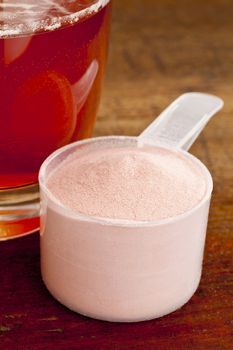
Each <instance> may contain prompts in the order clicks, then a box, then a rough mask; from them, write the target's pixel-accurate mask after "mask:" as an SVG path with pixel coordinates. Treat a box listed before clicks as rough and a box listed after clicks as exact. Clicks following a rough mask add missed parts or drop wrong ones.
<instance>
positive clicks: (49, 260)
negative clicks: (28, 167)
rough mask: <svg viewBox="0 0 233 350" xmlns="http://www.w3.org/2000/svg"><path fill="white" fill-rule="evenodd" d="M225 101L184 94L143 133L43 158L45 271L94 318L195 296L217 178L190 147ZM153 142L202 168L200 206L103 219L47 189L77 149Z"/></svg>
mask: <svg viewBox="0 0 233 350" xmlns="http://www.w3.org/2000/svg"><path fill="white" fill-rule="evenodd" d="M222 106H223V101H222V100H221V99H219V98H218V97H215V96H211V95H207V94H201V93H190V94H185V95H183V96H181V97H180V98H178V99H177V100H176V101H174V102H173V103H172V104H171V106H169V107H168V108H167V109H166V110H165V111H164V112H163V113H162V114H161V115H160V116H159V117H158V118H157V119H156V120H155V122H153V123H152V124H151V125H150V126H149V127H148V128H147V129H146V130H145V131H144V132H143V133H142V134H141V135H140V136H139V137H124V136H112V137H99V138H94V139H89V140H85V141H80V142H76V143H74V144H71V145H69V146H66V147H63V148H62V149H60V150H58V151H56V152H55V153H54V154H52V155H51V156H50V157H49V158H48V159H47V160H46V161H45V162H44V164H43V165H42V167H41V170H40V174H39V182H40V188H41V199H42V200H41V233H40V236H41V271H42V277H43V280H44V282H45V284H46V286H47V288H48V290H49V291H50V292H51V293H52V295H53V296H54V297H55V298H56V299H57V300H59V301H60V302H61V303H62V304H64V305H66V306H67V307H68V308H70V309H71V310H73V311H76V312H79V313H81V314H84V315H87V316H90V317H93V318H97V319H102V320H107V321H121V322H135V321H142V320H149V319H153V318H157V317H161V316H163V315H166V314H168V313H170V312H172V311H175V310H177V309H178V308H180V307H181V306H182V305H184V304H185V303H186V302H187V301H188V300H189V299H190V298H191V297H192V295H193V294H194V292H195V290H196V289H197V287H198V285H199V281H200V277H201V271H202V260H203V251H204V245H205V236H206V227H207V222H208V213H209V205H210V200H211V194H212V189H213V182H212V178H211V175H210V173H209V171H208V169H207V168H206V167H205V165H204V164H202V163H201V162H200V161H199V160H198V159H197V158H195V157H194V156H192V155H191V154H189V153H188V152H187V151H186V150H187V149H189V147H190V146H191V145H192V143H193V142H194V140H195V139H196V138H197V136H198V135H199V133H200V132H201V130H202V129H203V127H204V126H205V125H206V123H207V122H208V120H209V119H210V118H211V117H212V116H213V115H214V114H215V113H216V112H217V111H219V110H220V109H221V108H222ZM148 144H150V147H155V148H158V147H159V148H161V147H162V148H166V150H170V151H171V152H177V154H178V155H179V154H181V155H182V157H183V158H187V160H188V161H189V162H193V163H194V165H195V166H196V167H198V168H199V169H200V171H201V173H202V174H203V177H204V178H205V180H206V194H205V195H204V197H203V199H202V200H201V201H200V202H199V203H197V205H196V206H195V207H194V208H192V209H191V210H188V211H186V212H184V213H182V214H180V215H177V216H174V217H169V218H167V219H162V220H157V221H136V220H116V219H109V218H97V217H92V216H88V215H83V214H81V213H78V212H73V211H72V210H71V209H69V208H68V207H66V206H65V205H63V204H62V203H61V202H59V201H58V200H57V199H56V198H55V197H54V196H53V194H52V193H51V192H50V190H49V188H48V187H47V180H48V178H49V176H50V175H51V174H52V173H53V172H54V170H55V169H56V168H57V166H59V167H60V166H63V165H64V166H65V162H66V160H67V159H71V157H75V155H76V154H78V155H79V157H80V156H82V154H83V155H84V154H87V153H90V152H95V151H96V149H97V148H98V149H102V150H109V149H114V148H121V149H122V150H123V151H124V148H127V147H133V148H135V149H138V147H144V146H146V145H148ZM71 190H72V189H71ZM112 200H113V201H114V198H113V199H112Z"/></svg>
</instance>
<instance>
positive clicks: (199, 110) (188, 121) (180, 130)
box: [138, 92, 224, 151]
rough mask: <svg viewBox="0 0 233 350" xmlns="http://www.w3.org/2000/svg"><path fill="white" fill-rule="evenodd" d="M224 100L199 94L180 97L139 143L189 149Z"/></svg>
mask: <svg viewBox="0 0 233 350" xmlns="http://www.w3.org/2000/svg"><path fill="white" fill-rule="evenodd" d="M223 105H224V103H223V100H222V99H221V98H219V97H217V96H214V95H208V94H204V93H200V92H191V93H186V94H183V95H181V96H180V97H178V98H177V99H176V100H175V101H174V102H173V103H172V104H171V105H170V106H169V107H167V108H166V109H165V110H164V111H163V112H162V113H161V114H160V116H159V117H158V118H156V120H155V121H154V122H153V123H152V124H150V125H149V126H148V127H147V128H146V129H145V130H144V131H143V132H142V134H141V135H140V136H139V137H138V143H139V145H140V144H144V143H151V142H152V143H154V144H157V145H160V146H167V147H172V148H178V149H183V150H186V151H187V150H189V148H190V147H191V146H192V144H193V143H194V141H195V140H196V139H197V137H198V136H199V134H200V133H201V131H202V130H203V129H204V127H205V126H206V124H207V123H208V121H209V120H210V119H211V117H213V116H214V115H215V114H216V113H217V112H218V111H219V110H220V109H222V107H223Z"/></svg>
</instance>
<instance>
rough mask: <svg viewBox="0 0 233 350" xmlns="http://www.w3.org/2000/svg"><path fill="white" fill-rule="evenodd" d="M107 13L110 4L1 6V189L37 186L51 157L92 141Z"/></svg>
mask: <svg viewBox="0 0 233 350" xmlns="http://www.w3.org/2000/svg"><path fill="white" fill-rule="evenodd" d="M110 12H111V4H110V1H109V0H101V1H100V0H99V1H88V0H86V1H84V0H82V1H72V0H71V1H54V0H42V1H39V2H38V1H36V0H24V1H20V0H19V1H10V0H6V1H3V2H1V3H0V106H1V110H0V188H2V189H5V188H11V187H19V186H24V185H28V184H32V183H36V182H37V175H38V170H39V167H40V165H41V163H42V162H43V161H44V159H45V158H46V157H47V156H48V155H49V154H50V153H51V152H53V151H54V150H55V149H57V148H59V147H61V146H63V145H65V144H67V143H69V142H72V141H75V140H77V139H82V138H85V137H90V136H91V133H92V130H93V127H94V122H95V118H96V112H97V108H98V104H99V99H100V92H101V83H102V79H103V74H104V69H105V65H106V56H107V46H108V34H109V21H110Z"/></svg>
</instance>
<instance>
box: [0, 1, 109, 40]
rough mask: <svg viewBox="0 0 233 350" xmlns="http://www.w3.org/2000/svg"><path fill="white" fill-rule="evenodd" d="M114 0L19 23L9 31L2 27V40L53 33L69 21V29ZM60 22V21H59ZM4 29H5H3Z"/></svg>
mask: <svg viewBox="0 0 233 350" xmlns="http://www.w3.org/2000/svg"><path fill="white" fill-rule="evenodd" d="M111 1H112V0H96V1H95V2H93V3H91V4H90V5H88V6H87V7H85V8H83V9H80V10H76V11H73V12H71V13H68V14H65V15H57V16H54V18H49V19H42V18H38V19H35V20H34V21H33V20H32V22H30V23H28V22H26V23H18V24H17V25H15V27H14V26H13V27H11V28H9V29H6V28H5V29H1V26H0V33H1V32H2V35H0V39H11V38H20V37H25V36H33V35H37V34H43V33H47V32H52V31H54V30H57V29H61V28H63V27H62V26H63V24H64V23H66V22H67V21H69V23H67V25H65V26H64V27H68V26H69V25H72V24H74V23H76V22H78V21H79V20H82V19H83V18H88V17H91V16H92V15H94V14H95V13H97V12H99V11H100V10H101V9H103V8H104V7H105V6H107V4H108V3H109V2H111ZM58 20H59V21H58ZM3 28H4V27H3Z"/></svg>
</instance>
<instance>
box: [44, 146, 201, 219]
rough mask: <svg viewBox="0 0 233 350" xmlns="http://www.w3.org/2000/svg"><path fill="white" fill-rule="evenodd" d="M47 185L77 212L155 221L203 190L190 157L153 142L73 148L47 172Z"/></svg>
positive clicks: (196, 199) (176, 211) (196, 197)
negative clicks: (83, 150) (150, 144)
mask: <svg viewBox="0 0 233 350" xmlns="http://www.w3.org/2000/svg"><path fill="white" fill-rule="evenodd" d="M47 186H48V188H49V190H50V191H51V193H52V194H53V195H54V196H55V197H56V198H57V199H58V200H59V201H60V202H61V203H62V204H63V205H65V206H67V207H69V208H70V209H72V210H73V211H76V212H80V213H82V214H86V215H91V216H96V217H102V218H103V217H105V218H112V219H126V220H138V221H145V220H159V219H164V218H169V217H173V216H176V215H178V214H181V213H184V212H186V211H188V210H189V209H191V208H193V207H194V206H196V205H197V204H198V203H199V202H200V201H201V200H202V199H203V197H204V195H205V193H206V187H207V186H206V179H205V176H204V174H203V172H202V170H201V169H200V168H199V167H198V165H197V164H195V163H194V162H193V161H192V160H190V159H188V158H186V157H185V156H182V155H181V154H180V153H177V152H175V151H174V152H173V151H170V150H166V149H162V148H159V147H144V148H133V147H132V148H131V147H128V148H112V149H108V150H97V151H92V152H90V153H87V154H85V155H83V156H80V155H79V153H78V152H77V153H76V154H73V155H72V157H71V158H68V159H67V160H66V161H64V162H63V163H62V164H61V165H60V166H59V167H58V168H57V169H56V170H55V171H54V172H53V173H52V175H51V176H50V178H49V179H48V183H47Z"/></svg>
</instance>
